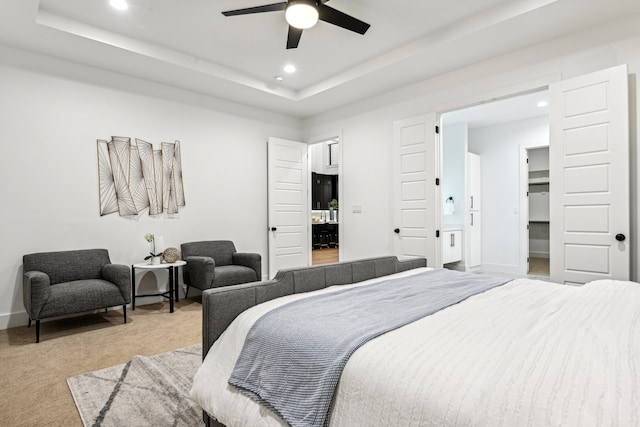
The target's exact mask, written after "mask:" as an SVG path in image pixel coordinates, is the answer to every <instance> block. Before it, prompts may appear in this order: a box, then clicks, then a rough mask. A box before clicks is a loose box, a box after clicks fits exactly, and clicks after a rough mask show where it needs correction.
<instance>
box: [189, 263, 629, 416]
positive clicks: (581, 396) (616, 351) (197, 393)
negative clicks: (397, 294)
mask: <svg viewBox="0 0 640 427" xmlns="http://www.w3.org/2000/svg"><path fill="white" fill-rule="evenodd" d="M430 270H432V269H428V268H426V260H424V259H414V260H409V261H398V260H397V259H396V258H395V257H382V258H375V259H368V260H361V261H354V262H349V263H341V264H334V265H327V266H317V267H309V268H303V269H293V270H286V271H281V272H279V273H278V275H277V276H276V278H275V279H274V280H271V281H263V282H256V283H252V284H244V285H237V286H233V287H228V288H218V289H212V290H210V291H207V292H205V293H204V294H203V353H204V355H205V356H206V357H205V358H204V361H203V365H202V367H201V368H200V369H199V371H198V372H197V374H196V376H195V378H194V383H193V388H192V391H191V395H192V398H193V399H194V400H195V401H196V402H197V403H198V404H199V405H200V406H202V408H203V409H204V411H205V419H206V421H207V422H208V423H209V424H210V425H214V426H220V425H226V426H227V427H234V426H284V425H287V422H286V421H284V419H283V417H282V416H281V415H282V414H281V413H280V410H279V409H278V408H275V409H274V408H271V407H270V406H269V405H267V406H265V405H263V404H259V403H257V402H256V401H255V400H254V398H252V397H250V395H247V394H246V393H243V392H242V390H240V389H238V388H237V387H235V386H232V385H230V384H229V381H230V377H231V376H232V374H235V369H237V367H236V364H237V362H239V360H240V358H241V355H242V353H243V349H244V346H245V340H246V338H247V337H248V336H250V335H251V334H252V333H253V332H252V331H253V330H254V328H255V324H256V323H257V321H258V319H263V318H267V316H268V315H269V313H272V312H275V311H277V310H279V309H281V308H283V307H287V306H290V305H294V304H293V301H296V303H297V302H300V303H304V301H305V300H307V302H309V301H313V298H325V297H326V296H327V295H330V294H334V295H333V296H334V297H335V295H336V294H337V293H338V292H346V290H348V289H350V288H354V289H355V288H359V289H362V290H365V289H368V288H374V287H379V288H384V287H385V286H395V285H394V283H396V282H395V281H397V280H404V281H413V280H415V279H417V278H418V277H423V276H427V275H428V274H430ZM421 280H422V279H421ZM321 295H325V296H321ZM314 304H315V302H314ZM303 320H304V319H301V320H300V323H301V324H304V322H303ZM283 329H284V328H283ZM322 423H323V424H325V425H329V426H375V425H379V426H394V425H397V426H405V425H417V426H418V425H419V426H431V425H433V426H443V425H452V426H454V425H465V426H466V425H478V426H501V425H502V426H520V425H530V426H547V425H562V426H571V425H575V426H590V425H620V426H632V425H640V286H639V285H638V284H637V283H633V282H622V281H610V280H602V281H597V282H592V283H589V284H586V285H584V286H581V287H574V286H568V285H558V284H554V283H549V282H544V281H536V280H529V279H516V280H511V281H506V279H505V280H503V281H501V282H500V283H497V284H494V285H492V287H490V288H487V289H486V290H483V291H481V292H478V293H477V294H474V295H472V296H469V297H465V298H462V299H461V300H460V301H459V302H454V303H452V304H449V305H448V306H446V307H444V308H442V309H441V310H438V311H435V312H434V313H432V314H430V315H427V316H424V317H422V318H420V319H418V320H416V321H413V322H411V323H408V324H406V325H404V326H401V327H398V328H396V329H393V330H391V331H389V332H387V333H383V334H381V335H379V336H377V337H376V338H374V339H371V340H369V341H367V342H366V343H364V344H362V345H361V346H359V347H358V348H357V349H356V350H355V351H354V352H353V353H352V354H351V355H350V357H349V358H348V360H347V362H346V364H345V365H344V367H343V368H342V370H341V375H340V376H339V380H338V382H337V385H336V387H335V392H334V393H333V395H332V397H331V402H330V409H329V411H328V413H327V416H326V419H324V420H323V422H322ZM291 424H292V425H309V424H306V423H305V422H301V423H296V422H293V423H291Z"/></svg>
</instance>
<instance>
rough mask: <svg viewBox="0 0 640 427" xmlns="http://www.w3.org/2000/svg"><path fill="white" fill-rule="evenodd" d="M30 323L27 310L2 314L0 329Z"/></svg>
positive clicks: (0, 316)
mask: <svg viewBox="0 0 640 427" xmlns="http://www.w3.org/2000/svg"><path fill="white" fill-rule="evenodd" d="M28 323H29V315H28V314H27V312H26V311H21V312H18V313H8V314H1V315H0V330H4V329H9V328H16V327H18V326H26V325H27V324H28Z"/></svg>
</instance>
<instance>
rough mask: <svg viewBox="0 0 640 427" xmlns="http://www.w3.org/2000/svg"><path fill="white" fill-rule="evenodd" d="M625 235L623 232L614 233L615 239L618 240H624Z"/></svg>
mask: <svg viewBox="0 0 640 427" xmlns="http://www.w3.org/2000/svg"><path fill="white" fill-rule="evenodd" d="M626 238H627V237H626V236H625V235H624V234H616V240H617V241H618V242H624V240H625V239H626Z"/></svg>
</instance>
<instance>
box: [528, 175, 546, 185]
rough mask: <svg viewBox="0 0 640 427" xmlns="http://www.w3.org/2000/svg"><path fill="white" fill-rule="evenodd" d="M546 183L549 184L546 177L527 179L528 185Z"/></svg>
mask: <svg viewBox="0 0 640 427" xmlns="http://www.w3.org/2000/svg"><path fill="white" fill-rule="evenodd" d="M548 183H549V177H548V176H545V177H541V178H529V185H536V184H548Z"/></svg>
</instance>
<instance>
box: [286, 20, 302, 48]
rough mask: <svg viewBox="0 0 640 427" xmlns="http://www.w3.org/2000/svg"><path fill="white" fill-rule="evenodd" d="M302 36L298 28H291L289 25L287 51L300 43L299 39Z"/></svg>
mask: <svg viewBox="0 0 640 427" xmlns="http://www.w3.org/2000/svg"><path fill="white" fill-rule="evenodd" d="M301 36H302V30H301V29H300V28H296V27H292V26H291V25H289V34H288V35H287V49H295V48H297V47H298V43H300V37H301Z"/></svg>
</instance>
